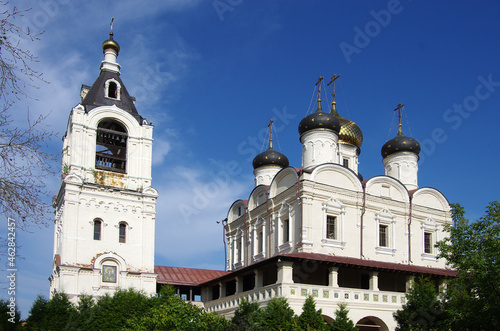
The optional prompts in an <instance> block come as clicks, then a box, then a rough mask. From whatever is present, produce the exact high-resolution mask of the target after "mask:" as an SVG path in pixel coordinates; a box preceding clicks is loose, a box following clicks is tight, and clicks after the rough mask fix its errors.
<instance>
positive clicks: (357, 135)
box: [330, 101, 363, 148]
mask: <svg viewBox="0 0 500 331" xmlns="http://www.w3.org/2000/svg"><path fill="white" fill-rule="evenodd" d="M330 113H331V114H332V115H333V116H334V117H336V118H337V119H338V120H339V122H340V132H339V141H341V142H345V143H348V144H352V145H355V146H357V147H358V148H361V144H363V132H361V129H360V128H359V126H358V125H357V124H356V123H354V122H353V121H350V120H348V119H346V118H343V117H342V116H340V115H339V113H338V112H337V107H336V102H335V101H333V102H332V109H331V110H330Z"/></svg>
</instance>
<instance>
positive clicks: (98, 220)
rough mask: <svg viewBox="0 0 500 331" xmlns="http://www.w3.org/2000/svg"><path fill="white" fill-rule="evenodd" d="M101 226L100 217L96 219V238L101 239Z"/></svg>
mask: <svg viewBox="0 0 500 331" xmlns="http://www.w3.org/2000/svg"><path fill="white" fill-rule="evenodd" d="M101 227H102V221H101V220H100V219H95V220H94V240H101Z"/></svg>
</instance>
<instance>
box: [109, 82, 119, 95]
mask: <svg viewBox="0 0 500 331" xmlns="http://www.w3.org/2000/svg"><path fill="white" fill-rule="evenodd" d="M108 98H113V99H118V85H117V84H116V83H115V82H109V85H108Z"/></svg>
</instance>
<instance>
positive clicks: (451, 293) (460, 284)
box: [437, 201, 500, 330]
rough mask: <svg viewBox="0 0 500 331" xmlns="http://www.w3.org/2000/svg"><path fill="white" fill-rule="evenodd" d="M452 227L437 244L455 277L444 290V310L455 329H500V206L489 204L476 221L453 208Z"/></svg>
mask: <svg viewBox="0 0 500 331" xmlns="http://www.w3.org/2000/svg"><path fill="white" fill-rule="evenodd" d="M452 213H453V221H454V226H448V227H447V228H446V230H447V231H449V233H450V237H449V238H447V239H445V240H443V241H441V242H439V243H438V245H437V247H438V248H439V250H440V255H439V257H443V258H446V259H447V260H448V264H449V265H451V266H452V267H453V268H455V269H456V270H457V272H458V276H457V278H455V279H451V280H450V281H449V283H448V289H447V291H446V301H445V302H446V310H447V313H448V314H449V315H450V326H451V328H452V329H454V330H495V329H500V265H499V263H500V203H498V202H497V201H494V202H491V203H490V204H489V205H488V206H487V208H486V215H484V216H483V217H481V218H480V219H479V220H478V221H476V222H470V221H469V220H468V219H466V218H465V211H464V209H463V208H462V207H461V206H460V205H459V204H453V205H452Z"/></svg>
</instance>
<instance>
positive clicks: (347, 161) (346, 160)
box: [342, 159, 349, 168]
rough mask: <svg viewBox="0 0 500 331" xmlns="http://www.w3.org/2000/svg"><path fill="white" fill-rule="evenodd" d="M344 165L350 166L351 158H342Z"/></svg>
mask: <svg viewBox="0 0 500 331" xmlns="http://www.w3.org/2000/svg"><path fill="white" fill-rule="evenodd" d="M342 162H343V164H344V167H346V168H349V159H343V160H342Z"/></svg>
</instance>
